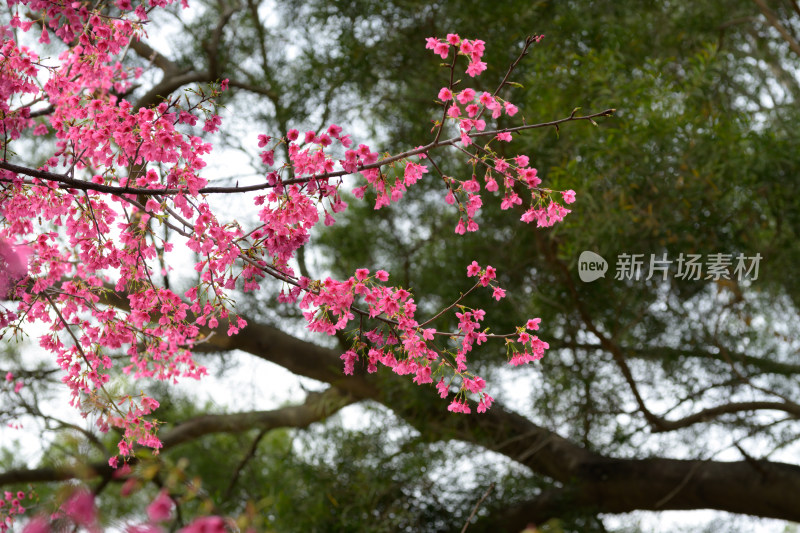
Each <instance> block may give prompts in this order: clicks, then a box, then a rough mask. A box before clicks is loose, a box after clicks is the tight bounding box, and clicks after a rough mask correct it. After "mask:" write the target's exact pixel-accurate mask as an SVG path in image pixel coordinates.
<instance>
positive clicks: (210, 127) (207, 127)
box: [203, 115, 222, 133]
mask: <svg viewBox="0 0 800 533" xmlns="http://www.w3.org/2000/svg"><path fill="white" fill-rule="evenodd" d="M220 124H222V117H220V116H219V115H211V117H210V118H208V119H207V120H206V122H205V124H203V131H207V132H209V133H214V132H215V131H217V130H218V129H219V125H220Z"/></svg>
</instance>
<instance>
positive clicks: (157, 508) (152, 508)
mask: <svg viewBox="0 0 800 533" xmlns="http://www.w3.org/2000/svg"><path fill="white" fill-rule="evenodd" d="M173 505H174V504H173V501H172V498H170V497H169V494H168V493H167V491H166V490H162V491H161V492H159V493H158V496H156V499H155V500H153V502H152V503H151V504H150V505H148V506H147V517H148V518H149V519H150V521H152V522H164V521H165V520H169V517H170V515H171V514H172V506H173Z"/></svg>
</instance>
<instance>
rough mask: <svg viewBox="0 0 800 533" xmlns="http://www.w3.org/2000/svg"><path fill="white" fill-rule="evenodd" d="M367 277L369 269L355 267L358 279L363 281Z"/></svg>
mask: <svg viewBox="0 0 800 533" xmlns="http://www.w3.org/2000/svg"><path fill="white" fill-rule="evenodd" d="M368 277H369V270H368V269H366V268H357V269H356V279H357V280H359V281H364V280H365V279H367V278H368Z"/></svg>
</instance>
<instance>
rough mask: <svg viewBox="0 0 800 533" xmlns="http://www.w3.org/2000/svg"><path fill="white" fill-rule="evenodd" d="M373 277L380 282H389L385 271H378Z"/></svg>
mask: <svg viewBox="0 0 800 533" xmlns="http://www.w3.org/2000/svg"><path fill="white" fill-rule="evenodd" d="M375 277H376V278H378V279H379V280H380V281H389V273H388V272H386V271H385V270H378V271H377V272H375Z"/></svg>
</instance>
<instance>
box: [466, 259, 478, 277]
mask: <svg viewBox="0 0 800 533" xmlns="http://www.w3.org/2000/svg"><path fill="white" fill-rule="evenodd" d="M480 273H481V266H480V265H479V264H478V262H477V261H473V262H472V263H471V264H470V265H469V266H468V267H467V276H468V277H470V278H471V277H472V276H477V275H478V274H480Z"/></svg>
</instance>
